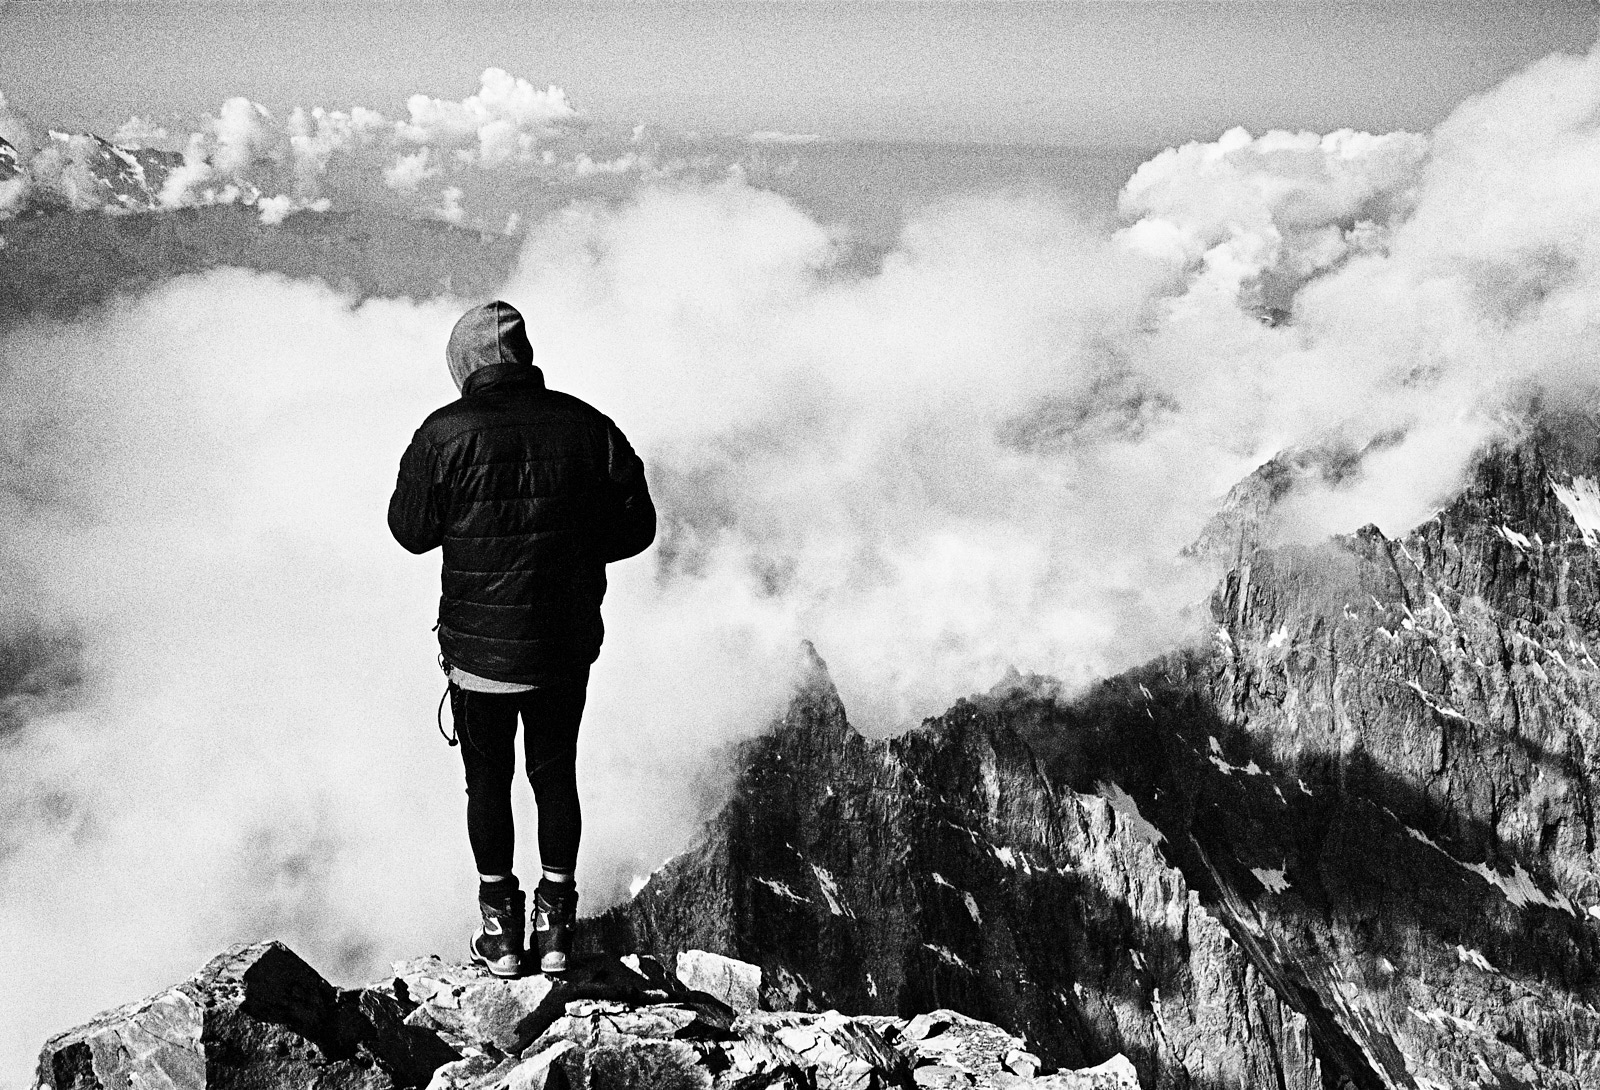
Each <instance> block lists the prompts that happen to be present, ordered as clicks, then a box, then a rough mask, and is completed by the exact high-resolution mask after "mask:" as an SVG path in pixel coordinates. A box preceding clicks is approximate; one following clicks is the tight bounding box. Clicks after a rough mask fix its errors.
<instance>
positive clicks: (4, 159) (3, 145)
mask: <svg viewBox="0 0 1600 1090" xmlns="http://www.w3.org/2000/svg"><path fill="white" fill-rule="evenodd" d="M21 173H22V167H21V165H20V164H19V163H18V161H17V149H16V148H15V147H13V146H12V145H11V143H10V142H9V141H8V140H6V139H4V138H3V137H0V182H9V181H10V180H11V179H13V178H15V177H16V176H17V175H18V174H21Z"/></svg>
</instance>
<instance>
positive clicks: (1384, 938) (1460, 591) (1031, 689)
mask: <svg viewBox="0 0 1600 1090" xmlns="http://www.w3.org/2000/svg"><path fill="white" fill-rule="evenodd" d="M1347 468H1348V466H1347V465H1346V464H1345V459H1343V458H1341V457H1339V456H1336V455H1289V456H1286V457H1285V458H1284V459H1282V460H1279V461H1275V462H1273V463H1269V465H1268V466H1267V467H1264V471H1263V472H1261V473H1258V474H1257V478H1256V479H1255V480H1253V481H1252V482H1249V483H1247V485H1246V486H1245V487H1242V488H1241V489H1240V490H1238V491H1237V493H1236V495H1235V497H1234V502H1233V503H1232V504H1231V505H1230V506H1229V509H1228V510H1227V512H1226V513H1225V515H1226V517H1224V518H1223V519H1221V520H1220V521H1219V522H1218V524H1217V525H1216V526H1215V527H1213V532H1212V533H1211V534H1210V535H1209V540H1208V542H1207V547H1208V548H1209V549H1213V550H1217V551H1218V552H1221V553H1222V555H1225V556H1226V557H1227V558H1228V559H1229V560H1230V561H1231V564H1230V570H1229V572H1228V574H1227V576H1226V578H1225V579H1224V580H1223V581H1222V583H1221V584H1220V586H1219V587H1218V588H1217V591H1216V593H1215V596H1214V597H1213V599H1212V601H1211V613H1212V618H1213V621H1214V628H1213V634H1212V638H1211V641H1210V643H1209V645H1208V646H1206V647H1203V648H1192V649H1182V650H1177V651H1174V652H1173V653H1172V654H1171V655H1169V656H1166V657H1164V658H1162V659H1160V660H1158V661H1156V662H1153V663H1151V664H1150V665H1148V666H1146V667H1143V668H1141V669H1138V670H1134V671H1131V672H1129V673H1127V674H1125V675H1122V676H1120V677H1117V678H1114V679H1111V680H1109V681H1107V682H1105V683H1103V684H1101V685H1099V686H1097V687H1096V688H1094V689H1093V690H1092V691H1090V692H1089V693H1087V694H1084V695H1082V696H1079V697H1077V698H1073V699H1063V698H1060V697H1059V696H1057V695H1055V690H1054V687H1053V686H1051V685H1048V684H1026V683H1023V682H1022V681H1021V679H1012V681H1011V682H1010V683H1008V684H1007V685H1005V686H1004V687H1002V688H1001V689H999V690H997V691H996V692H995V693H993V694H991V695H989V696H988V697H985V698H983V699H979V700H976V701H973V702H963V703H961V704H958V705H957V706H956V707H955V708H953V709H952V710H951V711H950V712H948V713H946V714H945V715H943V716H941V717H939V718H938V719H936V720H930V721H929V722H928V723H926V724H924V725H923V727H922V728H920V729H918V730H914V731H911V732H908V733H907V734H905V735H903V736H901V737H899V738H895V739H891V740H888V741H885V742H876V743H869V742H866V741H865V740H863V739H862V738H861V737H860V736H859V735H856V734H855V732H854V731H852V730H851V729H850V728H849V726H848V724H847V723H846V722H845V720H844V711H843V709H842V707H840V706H839V704H838V701H837V697H836V696H835V695H834V694H833V692H832V689H831V686H828V685H826V684H825V683H824V682H820V681H819V682H816V683H813V685H812V686H811V687H810V688H809V689H807V690H806V691H805V692H803V693H802V694H801V696H800V697H799V698H798V699H797V702H796V704H795V706H794V708H793V709H791V711H790V713H789V715H788V716H787V717H786V718H785V719H784V720H783V721H782V722H781V723H779V724H778V725H777V726H776V727H775V728H774V729H773V731H772V732H771V733H770V734H769V735H767V736H765V737H763V738H760V739H758V740H757V741H755V742H753V743H751V744H750V746H749V748H748V749H747V751H746V753H745V756H744V759H743V762H742V768H743V771H742V772H741V774H740V776H739V778H738V780H737V781H736V783H735V786H734V789H733V793H732V796H731V798H730V799H729V801H728V802H727V804H726V805H725V806H724V808H723V809H722V810H721V812H720V813H719V814H718V815H717V816H716V817H715V818H713V819H712V821H711V822H710V823H709V825H708V826H707V829H706V831H705V834H704V837H703V838H702V840H701V841H700V842H699V843H697V844H696V845H694V846H693V847H691V848H690V849H689V850H687V851H685V852H684V853H683V854H681V855H680V856H678V857H676V858H675V859H673V860H672V861H671V862H669V863H668V864H667V865H665V866H664V867H663V868H661V870H660V871H658V872H657V873H656V874H655V875H654V876H653V877H652V878H651V880H650V881H649V882H648V883H647V884H646V885H645V887H644V888H643V889H642V890H641V891H640V892H639V894H638V895H637V896H636V897H635V898H634V900H633V901H631V902H629V903H627V904H624V905H621V906H619V907H617V908H616V909H614V910H612V911H611V912H609V913H607V914H605V915H604V916H601V917H598V918H596V919H595V920H594V921H592V922H591V923H590V924H589V925H588V926H589V928H590V930H589V931H588V933H587V935H588V941H589V942H590V943H591V944H593V946H595V947H597V948H614V947H627V948H634V947H637V948H640V949H644V950H648V951H652V952H654V953H655V954H656V955H657V956H661V957H667V956H671V955H672V953H674V952H675V951H677V950H679V949H683V948H685V947H686V946H690V945H692V946H695V947H699V948H703V949H707V950H711V951H715V952H719V953H724V954H727V955H729V956H733V957H739V958H743V959H745V960H748V961H752V962H755V963H758V964H760V965H761V967H762V969H763V971H764V974H765V978H766V979H767V980H769V981H784V982H787V990H786V991H784V992H783V993H782V994H781V995H779V994H778V993H777V992H774V993H773V995H772V996H771V997H770V998H771V1001H772V1002H774V1003H782V1002H790V1003H793V1004H794V1005H796V1006H801V1007H826V1006H839V1007H840V1008H841V1009H844V1010H849V1011H870V1012H882V1013H890V1012H893V1013H899V1014H905V1013H907V1012H913V1011H917V1010H924V1009H928V1008H929V1007H931V1006H935V1005H943V1006H948V1007H951V1008H954V1009H957V1010H962V1011H965V1012H968V1013H970V1014H973V1015H974V1016H976V1017H981V1018H987V1019H989V1020H992V1021H994V1022H996V1023H998V1024H999V1025H1001V1026H1003V1027H1005V1028H1006V1029H1007V1030H1009V1031H1010V1032H1013V1033H1017V1034H1019V1035H1021V1036H1023V1037H1025V1038H1026V1039H1027V1040H1028V1041H1029V1043H1030V1046H1031V1047H1034V1048H1036V1049H1037V1050H1038V1051H1039V1052H1040V1054H1041V1055H1044V1056H1045V1057H1047V1059H1049V1060H1050V1061H1051V1062H1058V1063H1063V1064H1066V1065H1081V1064H1084V1063H1092V1062H1096V1061H1098V1060H1102V1059H1104V1058H1106V1057H1108V1056H1110V1055H1112V1054H1113V1053H1116V1052H1122V1053H1124V1054H1126V1055H1127V1056H1128V1057H1129V1058H1130V1059H1131V1060H1132V1061H1133V1062H1134V1064H1135V1065H1136V1066H1137V1068H1138V1072H1139V1076H1140V1079H1141V1085H1143V1086H1145V1087H1147V1088H1155V1087H1172V1088H1200V1087H1204V1088H1208V1090H1210V1088H1217V1090H1221V1088H1239V1090H1244V1088H1253V1087H1261V1086H1274V1087H1294V1086H1303V1087H1324V1088H1344V1087H1354V1088H1357V1090H1379V1088H1408V1090H1410V1088H1420V1090H1441V1088H1445V1087H1450V1088H1463V1090H1465V1088H1468V1087H1480V1086H1493V1087H1503V1088H1511V1087H1516V1088H1534V1087H1537V1088H1544V1090H1582V1088H1586V1087H1594V1086H1600V836H1597V834H1596V826H1597V819H1596V813H1597V809H1600V788H1597V786H1596V785H1597V782H1600V780H1597V777H1596V771H1597V758H1596V754H1600V663H1597V661H1596V655H1600V551H1597V550H1600V483H1597V482H1600V422H1597V421H1596V420H1594V419H1590V418H1588V417H1584V416H1563V417H1547V418H1544V419H1542V420H1539V421H1536V422H1534V423H1533V424H1530V425H1529V426H1528V427H1527V428H1526V431H1525V434H1524V435H1522V437H1521V438H1520V439H1518V440H1516V441H1511V442H1506V443H1503V444H1501V445H1499V446H1497V447H1495V448H1493V449H1492V450H1490V451H1488V452H1486V453H1485V454H1484V455H1483V456H1482V457H1481V459H1480V460H1479V461H1478V463H1477V465H1476V468H1475V470H1474V472H1473V475H1472V478H1471V482H1470V484H1469V486H1468V487H1467V488H1466V489H1465V491H1464V492H1463V494H1462V495H1461V496H1459V497H1458V498H1457V499H1456V500H1455V501H1454V502H1452V503H1451V504H1449V505H1448V506H1447V507H1445V508H1444V509H1443V510H1441V511H1440V512H1439V513H1438V515H1436V516H1435V517H1434V518H1432V519H1430V520H1429V521H1428V522H1426V523H1424V524H1423V525H1421V526H1418V527H1417V528H1416V529H1414V530H1413V531H1411V532H1410V533H1409V534H1406V535H1405V536H1403V537H1399V538H1393V539H1391V538H1387V537H1385V536H1384V535H1383V534H1382V533H1380V532H1379V531H1378V530H1377V529H1376V528H1375V527H1367V528H1365V529H1363V530H1361V531H1359V532H1358V533H1355V534H1353V535H1349V536H1347V537H1340V538H1336V539H1334V540H1331V541H1328V542H1326V543H1323V544H1320V545H1315V546H1298V547H1267V546H1265V545H1263V544H1262V543H1261V542H1262V535H1261V534H1260V533H1259V532H1258V530H1259V528H1260V525H1261V524H1262V523H1263V522H1267V523H1270V520H1271V518H1272V517H1273V511H1272V508H1273V504H1274V502H1276V500H1277V499H1281V498H1282V497H1284V496H1287V495H1290V494H1292V493H1293V492H1294V489H1295V482H1296V481H1300V480H1310V479H1321V480H1330V479H1337V478H1338V477H1339V476H1340V475H1341V474H1342V473H1343V472H1345V471H1346V469H1347Z"/></svg>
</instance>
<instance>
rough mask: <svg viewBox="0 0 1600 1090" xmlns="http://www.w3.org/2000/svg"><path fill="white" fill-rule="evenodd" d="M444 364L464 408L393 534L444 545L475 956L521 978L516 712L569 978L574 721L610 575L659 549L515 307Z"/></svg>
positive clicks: (621, 470)
mask: <svg viewBox="0 0 1600 1090" xmlns="http://www.w3.org/2000/svg"><path fill="white" fill-rule="evenodd" d="M445 357H446V360H447V362H448V363H449V366H450V377H451V378H452V379H454V380H455V384H456V387H457V389H459V390H460V391H461V397H460V398H459V399H458V400H456V401H452V402H451V403H450V404H448V405H446V406H444V407H443V408H441V409H438V410H437V411H435V412H434V413H432V414H431V415H430V416H429V417H428V418H427V419H426V420H424V421H423V423H422V427H420V428H418V429H417V432H416V434H415V435H414V436H413V437H412V439H411V445H410V446H409V447H407V448H406V452H405V454H404V455H403V456H402V457H401V459H400V474H399V479H398V481H397V483H396V484H395V490H394V496H393V497H392V498H391V499H390V501H389V529H390V531H391V532H392V533H393V534H394V537H395V540H397V541H398V542H399V543H400V544H401V545H403V546H405V547H406V548H407V549H409V550H411V551H412V552H414V553H425V552H427V551H428V550H430V549H433V548H436V547H441V546H442V548H443V561H444V563H443V577H442V594H441V595H440V598H439V624H438V631H439V649H440V652H441V662H442V664H443V665H444V667H445V669H446V671H447V673H448V674H449V676H450V688H449V692H450V700H451V710H452V712H453V714H454V720H455V723H456V729H457V732H458V734H459V735H460V737H461V739H462V740H463V741H464V742H465V743H466V744H464V745H462V746H461V755H462V759H463V761H464V763H465V768H466V779H467V835H468V839H469V840H470V841H471V843H472V852H473V856H474V858H475V861H476V863H477V867H478V875H479V880H480V885H479V891H478V900H479V907H480V909H481V910H482V913H483V926H482V927H481V928H479V930H478V931H477V932H476V933H475V934H474V935H473V937H472V942H471V952H472V957H473V960H475V961H478V962H481V963H483V964H485V965H487V966H488V967H489V970H490V971H491V972H492V973H495V974H496V975H499V976H516V975H518V974H519V973H520V972H521V955H522V940H523V928H522V909H523V904H524V899H523V894H522V892H521V890H520V888H519V886H518V883H517V879H516V877H515V875H514V874H513V873H512V855H513V846H514V830H513V828H512V816H511V795H510V793H511V784H512V781H513V779H514V778H515V767H514V761H515V739H516V730H517V721H518V718H519V717H520V719H521V721H522V724H523V727H524V738H523V742H524V750H525V752H526V757H527V772H528V778H529V781H530V782H531V783H532V785H533V789H534V797H535V800H536V801H537V804H538V811H539V856H540V866H541V868H542V869H543V872H544V878H543V879H542V880H541V881H540V883H539V888H538V891H537V894H536V896H535V902H534V914H533V915H534V924H533V926H534V930H535V931H536V932H537V934H538V936H539V940H540V947H541V958H540V968H541V969H542V971H545V972H560V971H563V970H564V969H565V966H566V953H567V948H568V944H569V934H570V928H571V926H572V923H573V921H574V918H575V915H576V905H577V893H576V892H575V890H574V887H573V874H574V871H575V868H576V865H577V854H578V840H579V834H580V830H581V827H582V822H581V817H580V810H579V806H578V794H577V779H576V772H575V764H574V762H575V760H576V756H577V737H578V725H579V721H580V720H581V718H582V714H583V704H584V695H585V687H586V685H587V683H588V677H589V665H590V664H591V663H592V662H594V660H595V658H596V657H597V656H598V655H599V654H600V643H601V640H602V638H603V636H604V634H605V628H604V626H603V625H602V624H601V620H600V603H601V601H602V599H604V597H605V593H606V565H607V564H608V563H611V562H612V561H616V560H622V559H624V558H626V557H630V556H633V555H634V554H636V553H638V552H641V551H642V550H643V549H645V548H646V547H647V546H648V545H649V544H650V542H651V541H652V540H653V539H654V537H655V507H654V506H653V505H652V504H651V502H650V493H649V490H648V488H647V487H646V485H645V478H644V466H643V464H642V463H641V462H640V461H639V458H638V456H637V455H636V454H634V452H633V448H632V447H631V446H629V445H628V440H627V439H626V438H624V436H623V434H622V432H621V431H619V430H618V428H617V426H616V425H615V424H614V423H612V422H611V420H610V419H609V418H608V417H606V416H605V415H604V414H602V413H601V412H599V411H598V410H596V409H594V408H592V407H590V406H589V405H587V404H585V403H584V402H582V401H579V400H578V399H577V398H575V397H572V396H570V395H568V394H563V393H557V392H556V391H554V390H550V389H546V387H545V384H544V375H543V373H542V372H541V371H540V370H539V368H537V367H535V366H534V365H533V348H532V346H531V345H530V344H529V343H528V334H527V330H526V329H525V328H524V326H523V321H522V315H521V314H519V313H518V312H517V310H516V308H515V307H513V306H511V305H510V304H509V303H502V302H494V303H487V304H485V305H483V306H480V307H475V308H474V309H472V310H469V311H468V312H467V313H466V314H465V315H463V316H462V317H461V319H460V321H458V322H457V323H456V325H455V328H454V329H453V330H452V331H451V333H450V341H449V344H448V346H447V348H446V351H445ZM452 744H454V743H453V742H452Z"/></svg>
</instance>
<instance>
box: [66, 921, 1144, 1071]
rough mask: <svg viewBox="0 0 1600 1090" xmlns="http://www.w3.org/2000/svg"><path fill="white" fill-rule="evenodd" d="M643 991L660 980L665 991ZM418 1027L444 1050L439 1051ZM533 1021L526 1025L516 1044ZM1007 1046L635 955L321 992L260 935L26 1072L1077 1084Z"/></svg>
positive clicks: (936, 1020)
mask: <svg viewBox="0 0 1600 1090" xmlns="http://www.w3.org/2000/svg"><path fill="white" fill-rule="evenodd" d="M652 984H662V985H666V986H667V987H668V990H669V991H670V995H668V996H666V997H663V996H662V994H661V991H660V989H658V988H655V987H652V986H650V985H652ZM584 993H587V994H584ZM575 996H576V997H575ZM663 999H664V1001H662V1000H663ZM402 1015H406V1016H407V1017H408V1018H409V1019H410V1020H411V1022H412V1024H411V1025H407V1024H405V1023H403V1022H402V1021H401V1016H402ZM418 1023H426V1024H425V1025H421V1024H418ZM445 1023H448V1025H446V1024H445ZM433 1025H439V1026H440V1029H439V1031H438V1032H439V1033H440V1034H442V1035H444V1036H446V1037H448V1039H449V1040H450V1041H452V1042H454V1043H455V1045H456V1046H457V1047H456V1048H450V1047H447V1046H446V1045H445V1044H444V1043H443V1042H442V1041H441V1039H440V1037H439V1036H436V1035H435V1033H434V1032H433V1030H432V1029H430V1028H429V1027H431V1026H433ZM534 1029H537V1030H538V1035H537V1036H536V1037H532V1038H529V1037H528V1034H529V1033H530V1032H532V1031H533V1030H534ZM1021 1046H1022V1042H1021V1041H1020V1040H1019V1039H1018V1038H1016V1037H1013V1036H1012V1035H1010V1034H1008V1033H1005V1032H1004V1031H1002V1030H1001V1029H999V1027H996V1026H993V1025H989V1024H987V1023H983V1022H979V1021H977V1020H975V1019H972V1018H968V1017H966V1016H964V1015H961V1014H959V1013H957V1012H955V1011H950V1010H939V1011H935V1012H932V1013H931V1014H930V1015H927V1016H923V1017H921V1018H918V1019H915V1020H913V1021H911V1022H907V1021H906V1020H905V1019H901V1018H895V1017H891V1016H886V1015H859V1016H848V1015H844V1014H840V1013H839V1012H838V1011H824V1012H821V1013H804V1012H795V1011H777V1012H773V1011H747V1012H744V1013H741V1014H738V1015H735V1014H734V1013H733V1012H732V1011H730V1010H729V1009H728V1008H727V1007H725V1006H723V1005H722V1004H720V1003H718V1002H717V1001H716V1000H714V999H712V998H711V997H709V996H708V995H706V994H705V992H704V991H702V990H699V989H691V988H689V987H686V986H685V985H684V984H683V983H681V982H679V981H676V980H673V979H672V978H671V977H668V976H667V975H666V973H665V971H664V970H663V969H662V968H661V966H660V964H659V963H658V962H655V961H654V959H652V958H650V957H648V956H638V955H633V956H630V957H628V958H627V959H626V962H624V961H623V960H621V959H609V960H607V959H603V958H595V957H588V958H582V959H579V960H578V961H577V962H576V964H575V965H574V967H573V970H572V971H571V972H570V973H569V974H568V977H567V978H566V979H563V980H557V981H546V980H544V979H542V978H539V977H529V978H524V979H523V980H500V979H496V978H494V977H491V976H489V975H488V973H487V972H485V971H484V970H481V969H477V968H473V967H468V966H462V965H452V964H449V963H447V962H444V961H442V960H440V959H439V958H437V957H430V958H417V959H414V960H412V961H406V962H400V963H398V964H397V965H396V966H395V975H394V976H393V977H392V978H390V979H389V980H387V981H384V982H383V983H381V984H378V985H375V986H373V987H370V988H366V989H361V990H359V991H347V992H336V991H335V990H334V989H333V988H332V987H331V986H330V985H328V984H327V983H326V982H325V981H323V980H322V978H321V977H319V976H317V974H316V973H315V972H314V971H313V970H312V969H311V968H310V967H309V966H307V965H306V964H305V963H304V962H302V961H301V960H300V959H299V958H297V957H295V955H294V954H293V953H291V952H289V951H288V950H287V949H286V948H285V947H283V946H281V945H278V944H276V943H270V944H261V945H259V946H255V947H242V948H239V949H237V950H235V951H230V952H229V954H227V955H224V956H223V957H221V958H218V959H216V961H214V962H212V963H211V964H210V965H208V966H207V967H206V968H205V969H204V970H202V972H201V973H199V974H197V975H196V976H195V977H194V978H193V979H192V980H190V981H188V982H186V983H185V984H183V985H180V986H179V987H178V988H174V989H171V990H170V991H168V992H163V993H162V994H161V995H158V996H155V997H153V998H151V999H149V1000H145V1001H143V1002H141V1003H137V1004H131V1005H129V1006H128V1007H124V1008H119V1009H118V1010H115V1011H108V1012H107V1013H105V1014H103V1015H101V1016H100V1017H98V1018H96V1019H94V1020H93V1021H92V1022H90V1023H89V1024H87V1025H85V1026H82V1027H79V1028H78V1029H76V1030H72V1031H70V1032H68V1033H65V1034H60V1035H58V1036H57V1037H55V1038H53V1039H52V1040H51V1041H50V1043H49V1044H48V1045H47V1046H46V1048H45V1051H44V1054H43V1057H42V1060H41V1067H40V1070H41V1076H42V1083H43V1085H45V1086H48V1087H50V1088H51V1090H69V1088H71V1090H88V1088H91V1087H108V1088H109V1087H119V1088H121V1087H134V1088H138V1087H156V1088H162V1087H167V1088H183V1090H187V1088H191V1087H193V1088H196V1090H198V1088H200V1087H204V1086H211V1085H221V1086H232V1087H243V1088H253V1087H263V1088H265V1087H280V1086H308V1087H312V1088H314V1090H347V1088H357V1090H368V1088H371V1090H386V1088H388V1087H393V1086H406V1087H420V1086H426V1087H427V1088H428V1090H634V1088H642V1087H649V1088H651V1090H673V1088H694V1090H780V1088H787V1090H888V1088H891V1087H897V1088H901V1090H909V1088H911V1087H915V1086H919V1085H940V1086H944V1085H951V1086H955V1085H959V1086H963V1087H969V1086H970V1087H974V1088H976V1090H1001V1088H1026V1087H1031V1086H1035V1085H1039V1086H1057V1085H1062V1086H1068V1085H1070V1086H1078V1085H1080V1084H1078V1083H1060V1082H1059V1081H1058V1082H1047V1081H1044V1080H1036V1079H1032V1078H1029V1077H1028V1076H1027V1075H1026V1074H1019V1073H1018V1072H1029V1073H1031V1072H1032V1070H1033V1069H1036V1068H1037V1066H1038V1059H1037V1057H1034V1056H1031V1055H1029V1054H1027V1053H1026V1052H1025V1050H1023V1049H1022V1047H1021ZM1051 1078H1058V1077H1057V1076H1051ZM1082 1085H1083V1086H1091V1085H1092V1086H1095V1087H1099V1086H1101V1085H1102V1084H1101V1083H1083V1084H1082ZM1104 1085H1106V1086H1116V1087H1118V1088H1119V1090H1120V1087H1121V1086H1122V1084H1120V1083H1105V1084H1104ZM1132 1085H1134V1086H1136V1085H1137V1083H1134V1084H1132Z"/></svg>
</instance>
